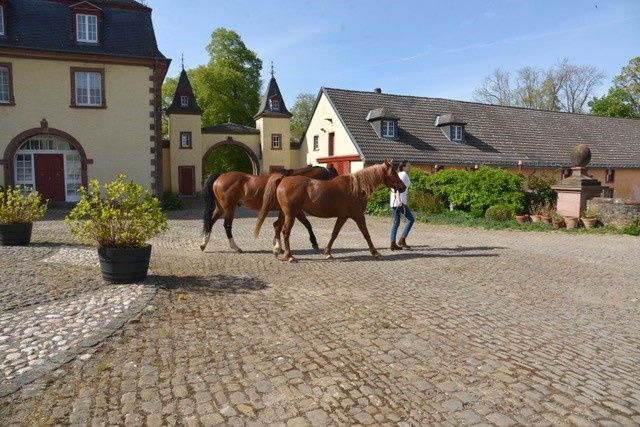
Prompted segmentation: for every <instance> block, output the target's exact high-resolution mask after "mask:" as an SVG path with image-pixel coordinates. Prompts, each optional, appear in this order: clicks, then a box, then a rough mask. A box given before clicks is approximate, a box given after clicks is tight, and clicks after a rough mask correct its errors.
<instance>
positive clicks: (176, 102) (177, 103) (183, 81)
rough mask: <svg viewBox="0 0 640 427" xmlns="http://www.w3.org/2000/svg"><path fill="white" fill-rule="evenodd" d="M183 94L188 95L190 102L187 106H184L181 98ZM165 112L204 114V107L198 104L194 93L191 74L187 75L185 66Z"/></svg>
mask: <svg viewBox="0 0 640 427" xmlns="http://www.w3.org/2000/svg"><path fill="white" fill-rule="evenodd" d="M182 96H186V97H188V99H189V104H188V105H187V106H186V107H183V106H182V103H181V99H180V98H181V97H182ZM165 113H167V114H174V113H178V114H202V109H201V108H200V106H199V105H198V101H197V100H196V96H195V95H194V93H193V88H192V87H191V82H190V81H189V76H187V72H186V71H185V70H184V68H183V69H182V71H181V72H180V78H179V79H178V84H177V85H176V91H175V92H174V94H173V101H171V105H170V106H169V107H168V108H167V109H166V111H165Z"/></svg>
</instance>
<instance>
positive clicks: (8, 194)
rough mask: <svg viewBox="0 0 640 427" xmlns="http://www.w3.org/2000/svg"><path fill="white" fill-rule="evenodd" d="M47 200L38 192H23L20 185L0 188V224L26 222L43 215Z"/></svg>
mask: <svg viewBox="0 0 640 427" xmlns="http://www.w3.org/2000/svg"><path fill="white" fill-rule="evenodd" d="M46 212H47V202H46V201H44V202H43V201H42V198H41V197H40V193H38V192H37V191H29V193H26V194H25V193H24V192H23V191H22V188H21V187H15V188H12V187H7V188H2V189H1V190H0V224H26V223H30V222H34V221H37V220H39V219H42V217H44V214H45V213H46Z"/></svg>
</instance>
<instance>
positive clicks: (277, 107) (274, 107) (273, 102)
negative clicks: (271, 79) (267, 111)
mask: <svg viewBox="0 0 640 427" xmlns="http://www.w3.org/2000/svg"><path fill="white" fill-rule="evenodd" d="M269 106H270V107H271V110H275V111H280V100H278V99H270V100H269Z"/></svg>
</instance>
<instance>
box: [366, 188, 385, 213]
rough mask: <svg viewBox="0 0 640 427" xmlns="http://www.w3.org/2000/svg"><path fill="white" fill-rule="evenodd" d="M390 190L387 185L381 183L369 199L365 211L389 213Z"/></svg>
mask: <svg viewBox="0 0 640 427" xmlns="http://www.w3.org/2000/svg"><path fill="white" fill-rule="evenodd" d="M390 191H391V190H389V189H388V188H387V187H386V186H384V185H381V186H380V187H378V188H376V190H375V191H374V192H373V193H371V195H370V196H369V200H368V201H367V207H366V209H365V211H364V212H365V213H366V214H367V215H386V214H388V213H389V198H390Z"/></svg>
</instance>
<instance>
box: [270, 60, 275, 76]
mask: <svg viewBox="0 0 640 427" xmlns="http://www.w3.org/2000/svg"><path fill="white" fill-rule="evenodd" d="M274 74H275V73H274V72H273V61H271V77H273V75H274Z"/></svg>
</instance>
